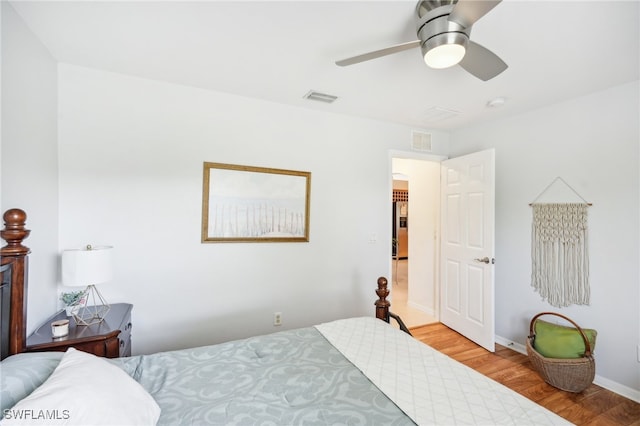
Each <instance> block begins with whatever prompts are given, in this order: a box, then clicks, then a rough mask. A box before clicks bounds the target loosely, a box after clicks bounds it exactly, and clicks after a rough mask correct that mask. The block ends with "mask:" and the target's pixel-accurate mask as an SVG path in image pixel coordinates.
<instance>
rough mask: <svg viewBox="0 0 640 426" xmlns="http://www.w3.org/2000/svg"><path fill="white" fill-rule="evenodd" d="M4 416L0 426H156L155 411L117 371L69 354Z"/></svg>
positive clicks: (78, 354) (157, 409) (145, 395)
mask: <svg viewBox="0 0 640 426" xmlns="http://www.w3.org/2000/svg"><path fill="white" fill-rule="evenodd" d="M3 414H4V419H3V420H2V421H0V424H2V425H15V424H20V425H24V424H32V425H43V424H47V425H155V424H156V423H157V421H158V418H159V417H160V407H158V404H157V403H156V402H155V400H154V399H153V397H151V395H149V393H148V392H147V391H146V390H145V389H144V388H143V387H142V386H141V385H140V384H139V383H138V382H136V381H135V380H133V379H132V378H131V377H130V376H129V375H128V374H127V373H125V372H124V371H123V370H121V369H120V368H118V367H116V366H115V365H113V364H111V363H109V362H107V361H106V360H104V359H102V358H99V357H97V356H95V355H91V354H88V353H85V352H81V351H78V350H76V349H74V348H69V349H68V350H67V352H66V353H65V354H64V356H63V357H62V360H61V361H60V364H58V366H57V367H56V369H55V370H54V371H53V373H52V374H51V376H50V377H49V378H48V379H47V380H46V381H45V382H44V383H43V384H42V385H41V386H40V387H38V388H37V389H36V390H34V391H33V392H32V393H31V395H29V396H28V397H26V398H25V399H23V400H22V401H20V402H18V403H17V404H16V405H15V406H14V407H13V408H11V409H8V410H4V412H3Z"/></svg>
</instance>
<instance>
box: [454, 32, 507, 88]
mask: <svg viewBox="0 0 640 426" xmlns="http://www.w3.org/2000/svg"><path fill="white" fill-rule="evenodd" d="M458 65H460V66H461V67H462V68H464V69H465V71H467V72H468V73H470V74H472V75H474V76H476V77H478V78H479V79H480V80H482V81H487V80H491V79H492V78H493V77H495V76H497V75H498V74H500V73H501V72H502V71H504V70H506V69H507V68H508V65H507V64H505V63H504V61H503V60H502V59H500V58H499V57H498V56H497V55H496V54H495V53H493V52H492V51H490V50H489V49H487V48H486V47H483V46H481V45H479V44H478V43H474V42H473V41H471V40H469V44H468V45H467V52H466V53H465V55H464V58H462V60H461V61H460V63H459V64H458Z"/></svg>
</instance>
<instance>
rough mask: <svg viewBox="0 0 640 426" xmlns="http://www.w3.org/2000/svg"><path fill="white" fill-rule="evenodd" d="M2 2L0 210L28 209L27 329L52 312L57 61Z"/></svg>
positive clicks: (55, 231) (54, 271)
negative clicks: (35, 266) (34, 265)
mask: <svg viewBox="0 0 640 426" xmlns="http://www.w3.org/2000/svg"><path fill="white" fill-rule="evenodd" d="M1 7H2V145H1V151H2V163H1V166H0V167H1V168H0V171H1V173H0V175H1V176H2V177H1V182H2V186H1V195H0V205H1V206H2V212H3V213H4V211H6V210H7V209H10V208H15V207H17V208H21V209H23V210H25V211H26V213H27V229H32V230H34V232H33V234H32V235H31V236H30V237H29V238H28V239H26V240H25V243H24V245H26V246H27V247H30V248H31V250H32V254H31V256H30V258H31V263H32V264H36V265H38V267H37V268H34V269H33V270H32V271H31V273H30V277H29V290H28V300H27V303H28V306H29V317H28V319H27V332H28V333H29V332H31V331H32V330H33V329H35V328H36V327H37V326H38V325H39V324H40V323H41V322H43V321H44V320H45V319H46V318H48V317H49V316H50V315H51V314H53V312H54V310H55V308H56V306H57V302H56V279H55V277H56V274H57V268H58V267H57V264H58V262H57V252H58V163H57V159H58V152H57V64H56V62H55V61H54V59H53V58H52V57H51V55H50V54H49V52H48V51H47V50H46V48H45V47H44V46H43V45H42V44H41V43H40V41H39V40H38V39H37V38H36V37H35V35H34V34H33V33H32V32H31V31H30V30H29V29H28V28H27V26H26V25H25V24H24V22H23V21H22V20H21V19H20V17H18V15H17V14H16V12H15V10H14V9H13V7H11V5H10V4H9V3H8V2H6V1H3V2H1Z"/></svg>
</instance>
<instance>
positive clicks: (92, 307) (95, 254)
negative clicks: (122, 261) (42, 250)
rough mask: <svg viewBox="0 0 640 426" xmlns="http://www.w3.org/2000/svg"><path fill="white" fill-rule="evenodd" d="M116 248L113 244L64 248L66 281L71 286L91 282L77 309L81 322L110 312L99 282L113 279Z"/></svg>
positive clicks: (99, 318)
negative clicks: (98, 287) (114, 249)
mask: <svg viewBox="0 0 640 426" xmlns="http://www.w3.org/2000/svg"><path fill="white" fill-rule="evenodd" d="M112 249H113V247H111V246H100V247H92V246H90V245H87V246H86V247H85V248H82V249H69V250H64V251H63V252H62V283H63V284H64V285H65V286H70V287H76V286H87V288H86V289H85V290H84V294H83V296H82V298H81V301H80V303H79V304H78V308H77V309H76V310H74V313H73V318H74V319H75V320H76V324H77V325H91V324H97V323H100V322H102V321H103V320H104V318H105V316H106V315H107V312H109V309H110V306H109V304H108V303H107V302H106V300H105V299H104V297H102V295H101V294H100V292H99V291H98V289H97V288H96V286H95V285H96V284H100V283H103V282H107V281H109V280H111V277H112V275H113V261H112V251H113V250H112Z"/></svg>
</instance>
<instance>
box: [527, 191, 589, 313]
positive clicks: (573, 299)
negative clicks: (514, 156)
mask: <svg viewBox="0 0 640 426" xmlns="http://www.w3.org/2000/svg"><path fill="white" fill-rule="evenodd" d="M587 208H588V205H587V204H573V203H564V204H534V205H533V225H532V229H531V234H532V235H531V243H532V247H531V262H532V269H531V286H532V287H533V288H535V290H536V291H537V292H538V293H540V296H542V299H543V300H547V301H548V302H549V304H551V305H552V306H555V307H564V306H569V305H572V304H577V305H588V304H589V298H590V288H589V253H588V238H587V237H588V232H587Z"/></svg>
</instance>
